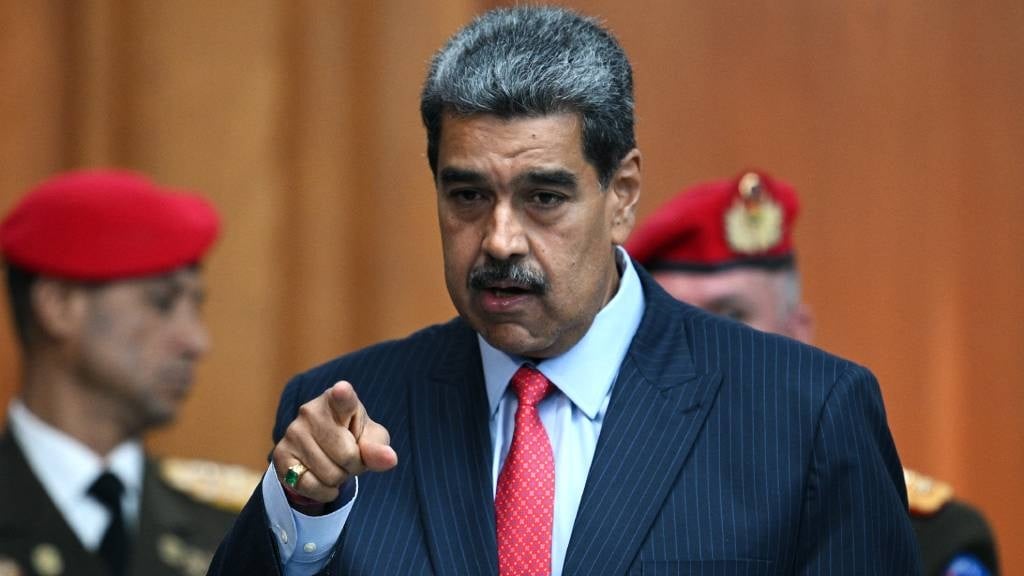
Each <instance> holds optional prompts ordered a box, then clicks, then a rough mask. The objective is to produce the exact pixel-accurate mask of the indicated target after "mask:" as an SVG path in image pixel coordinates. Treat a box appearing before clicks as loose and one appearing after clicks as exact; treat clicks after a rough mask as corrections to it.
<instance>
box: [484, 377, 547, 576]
mask: <svg viewBox="0 0 1024 576" xmlns="http://www.w3.org/2000/svg"><path fill="white" fill-rule="evenodd" d="M511 386H512V389H513V390H514V391H515V393H516V396H518V397H519V408H517V409H516V430H515V432H514V433H513V434H512V446H511V447H510V448H509V451H508V456H507V457H506V458H505V466H504V467H502V469H501V474H499V475H498V492H497V494H496V496H495V498H494V510H495V519H496V521H497V525H498V566H499V572H500V574H501V576H538V575H540V574H550V573H551V525H552V523H553V521H554V502H555V458H554V454H553V453H552V451H551V441H550V440H548V434H547V432H546V431H545V430H544V425H543V424H541V421H540V416H539V415H538V414H537V403H538V402H540V401H541V400H542V399H543V398H544V396H546V395H547V394H548V392H549V391H550V390H551V389H552V386H551V382H549V381H548V379H547V378H545V377H544V375H543V374H541V373H540V372H538V371H537V370H536V369H535V368H532V367H530V366H526V365H523V366H522V367H520V368H519V370H518V371H517V372H516V373H515V375H514V376H512V382H511Z"/></svg>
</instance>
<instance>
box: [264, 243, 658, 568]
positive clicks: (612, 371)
mask: <svg viewBox="0 0 1024 576" xmlns="http://www.w3.org/2000/svg"><path fill="white" fill-rule="evenodd" d="M617 256H618V263H619V268H620V270H621V274H620V281H619V289H618V291H617V292H616V293H615V296H614V297H613V298H612V299H611V301H610V302H608V304H607V305H606V306H605V307H604V308H603V309H601V311H600V312H599V313H598V315H597V316H596V317H595V318H594V322H593V324H591V326H590V329H589V330H588V331H587V333H586V334H585V335H584V336H583V338H582V339H581V340H580V341H579V342H577V343H576V345H575V346H573V347H572V348H571V349H570V350H569V351H567V352H566V353H564V354H562V355H561V356H558V357H556V358H550V359H547V360H544V361H543V362H540V363H539V364H537V365H536V367H537V369H538V370H540V372H541V373H542V374H544V376H546V377H547V378H548V380H550V381H551V382H552V383H553V384H554V385H555V387H556V388H557V391H556V392H554V393H552V394H550V395H549V396H548V397H547V398H545V399H544V400H543V401H542V402H541V403H540V404H538V412H539V413H540V419H541V422H542V423H543V424H544V429H545V430H546V431H547V433H548V438H549V439H550V440H551V446H552V449H553V451H554V456H555V502H554V526H553V529H552V535H551V539H552V542H551V573H552V574H553V575H554V576H560V575H561V573H562V564H563V563H564V561H565V552H566V549H567V548H568V546H569V537H570V536H571V535H572V528H573V524H574V523H575V521H576V512H577V510H578V508H579V505H580V500H581V498H582V497H583V487H584V485H585V483H586V480H587V473H588V471H589V470H590V463H591V461H592V460H593V458H594V449H595V448H596V447H597V439H598V437H599V436H600V434H601V424H602V423H603V422H604V415H605V411H606V410H607V408H608V400H609V399H610V398H611V390H612V384H613V383H614V382H615V379H616V378H617V377H618V374H619V366H621V364H622V361H623V359H624V358H625V356H626V351H627V350H628V349H629V345H630V343H631V342H632V341H633V336H634V334H636V331H637V328H639V326H640V320H641V319H642V317H643V313H644V296H643V288H642V287H641V286H640V278H639V277H638V276H637V274H636V270H634V269H633V264H632V262H631V261H630V259H629V256H627V255H626V253H625V251H624V250H622V249H621V248H619V249H618V251H617ZM478 340H479V345H480V355H481V358H482V359H483V367H484V380H485V384H486V386H487V399H488V402H489V405H490V415H491V418H490V430H491V442H492V447H493V454H494V460H493V462H492V468H491V480H492V490H494V491H496V490H497V483H498V475H499V473H500V471H501V467H502V465H504V463H505V457H506V456H507V455H508V450H509V447H510V446H511V444H512V434H513V432H514V430H515V413H516V408H517V406H518V400H517V399H516V396H515V393H514V392H512V391H510V390H508V384H509V381H510V380H511V379H512V375H513V374H514V373H515V372H516V370H518V369H519V366H521V365H522V364H524V363H527V360H526V359H524V358H518V357H514V356H510V355H508V354H505V353H504V352H502V351H500V350H498V349H496V348H494V347H492V346H491V345H490V344H488V343H487V342H486V341H484V339H483V338H479V337H478ZM357 481H358V479H357ZM357 486H358V484H357ZM263 499H264V506H265V508H266V511H267V516H268V518H269V520H270V526H271V527H272V528H273V530H274V532H275V534H276V535H277V543H278V549H279V551H280V553H281V562H282V563H283V565H284V570H285V574H286V575H287V576H307V575H310V574H315V573H316V572H317V571H319V570H320V569H322V568H323V565H324V564H325V563H326V562H327V559H328V556H327V554H328V552H329V550H330V549H331V548H333V546H334V543H335V542H336V541H337V539H338V537H339V536H340V535H341V530H342V529H343V528H344V526H345V522H346V521H347V519H348V515H349V512H351V510H352V505H353V504H354V502H355V498H353V499H352V500H351V501H349V503H348V504H346V505H345V506H343V507H342V508H341V509H339V510H336V511H335V512H333V513H331V514H328V515H325V516H318V517H311V516H306V515H304V514H301V513H299V512H297V511H295V510H293V509H292V508H291V507H290V506H289V505H288V501H287V499H286V498H285V495H284V491H283V490H282V488H281V483H280V482H279V481H278V479H277V475H276V473H275V471H274V468H273V465H271V466H270V467H269V468H268V469H267V473H266V474H265V475H264V477H263ZM300 543H301V547H300ZM300 549H301V550H303V551H304V552H303V553H299V554H297V553H296V552H297V551H298V550H300Z"/></svg>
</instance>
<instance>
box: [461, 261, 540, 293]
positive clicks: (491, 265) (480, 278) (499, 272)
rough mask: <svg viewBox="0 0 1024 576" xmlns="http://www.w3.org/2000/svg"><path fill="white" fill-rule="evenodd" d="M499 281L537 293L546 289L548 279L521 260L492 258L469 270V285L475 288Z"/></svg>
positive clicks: (488, 285) (483, 288)
mask: <svg viewBox="0 0 1024 576" xmlns="http://www.w3.org/2000/svg"><path fill="white" fill-rule="evenodd" d="M499 282H507V283H511V284H515V285H516V286H517V287H519V288H523V289H525V290H528V291H530V292H535V293H537V294H544V293H546V292H547V291H548V279H547V277H546V276H544V273H543V272H541V271H540V270H535V269H533V268H531V267H530V266H528V265H526V264H524V263H522V262H514V261H512V260H493V261H490V262H486V263H484V264H481V265H480V266H477V267H476V268H473V269H472V270H471V271H470V272H469V287H470V288H473V289H475V290H486V289H487V288H490V287H491V286H492V285H494V284H497V283H499Z"/></svg>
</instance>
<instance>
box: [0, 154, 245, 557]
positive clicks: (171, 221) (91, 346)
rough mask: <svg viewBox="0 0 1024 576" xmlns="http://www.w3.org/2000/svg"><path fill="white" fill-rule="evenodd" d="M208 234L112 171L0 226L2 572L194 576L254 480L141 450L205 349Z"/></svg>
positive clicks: (199, 221)
mask: <svg viewBox="0 0 1024 576" xmlns="http://www.w3.org/2000/svg"><path fill="white" fill-rule="evenodd" d="M218 226H219V222H218V217H217V214H216V213H215V212H214V210H213V208H212V207H211V206H210V205H209V204H208V203H206V202H205V201H204V200H202V199H200V198H198V197H196V196H193V195H188V194H184V193H178V192H174V191H171V190H167V189H163V188H161V187H158V186H157V185H155V184H153V183H152V182H150V181H149V180H148V179H146V178H144V177H142V176H141V175H138V174H134V173H129V172H123V171H117V170H97V171H80V172H72V173H66V174H59V175H56V176H54V177H52V178H50V179H48V180H47V181H45V182H43V183H42V184H40V185H39V186H38V187H36V188H35V189H33V190H32V191H30V192H29V193H28V194H26V195H25V196H24V197H23V198H22V199H21V200H20V202H19V203H18V204H17V205H16V206H15V207H14V208H13V209H12V210H11V212H10V213H9V214H8V215H7V216H6V217H5V218H4V220H3V222H2V224H0V250H2V253H3V256H4V259H5V263H6V269H7V280H8V293H9V296H10V301H11V305H12V306H11V311H12V316H13V318H14V321H15V322H14V324H15V331H16V332H17V335H18V338H19V343H20V344H21V351H22V356H21V358H22V374H23V378H22V387H21V390H20V392H19V396H18V397H17V398H15V399H14V401H13V402H12V404H11V406H10V408H9V411H8V419H7V429H6V430H5V431H4V432H3V434H2V435H0V471H2V472H0V574H24V575H31V574H38V575H41V576H54V575H57V574H77V575H85V576H93V575H95V576H105V575H115V576H116V575H123V574H136V575H143V574H144V575H146V576H150V575H177V574H202V573H205V571H206V569H207V566H208V565H209V561H210V558H212V556H213V551H214V550H215V547H216V545H217V543H218V542H219V541H220V539H221V538H222V537H223V535H224V533H225V532H226V531H227V528H228V527H229V526H230V524H231V522H232V521H233V519H234V516H235V512H237V509H239V508H240V505H237V504H236V502H233V501H232V499H231V495H232V493H238V491H239V489H241V490H244V494H245V495H246V496H247V495H248V493H249V492H250V491H251V490H252V487H253V486H255V485H256V484H257V483H258V477H257V476H254V475H251V474H245V473H244V471H242V470H241V469H239V468H235V467H227V466H222V465H217V464H214V463H200V462H196V461H186V460H170V459H166V460H162V461H157V460H154V459H151V458H148V457H147V456H146V455H145V453H144V451H143V447H142V444H141V440H142V436H143V434H144V433H145V432H147V431H148V430H150V429H152V428H154V427H156V426H159V425H161V424H164V423H166V422H168V421H170V420H171V419H172V418H173V416H174V415H175V413H176V412H177V409H178V406H179V405H180V404H181V402H182V400H183V399H184V398H185V395H186V394H187V392H188V389H189V386H190V385H191V383H192V378H193V370H194V366H195V363H196V361H198V360H199V358H201V357H202V355H203V354H204V353H205V352H206V349H207V347H208V336H207V333H206V329H205V327H204V325H203V322H202V320H201V317H200V305H201V303H202V300H203V284H202V278H201V275H200V270H199V267H198V263H199V261H200V260H201V259H202V257H203V255H204V254H205V253H206V251H207V249H208V248H209V247H210V246H211V244H212V243H213V242H214V240H215V238H216V236H217V230H218ZM243 501H244V497H243ZM232 508H235V510H234V511H232Z"/></svg>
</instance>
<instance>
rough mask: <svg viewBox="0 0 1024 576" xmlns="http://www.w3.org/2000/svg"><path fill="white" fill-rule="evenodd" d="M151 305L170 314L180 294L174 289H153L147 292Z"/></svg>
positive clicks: (158, 310) (160, 311)
mask: <svg viewBox="0 0 1024 576" xmlns="http://www.w3.org/2000/svg"><path fill="white" fill-rule="evenodd" d="M146 300H147V302H149V305H150V306H151V307H152V308H153V309H154V310H156V311H157V312H159V313H161V314H169V313H170V312H171V310H173V309H174V305H175V304H176V303H177V301H178V294H177V292H176V291H172V290H153V291H150V292H149V294H147V298H146Z"/></svg>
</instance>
